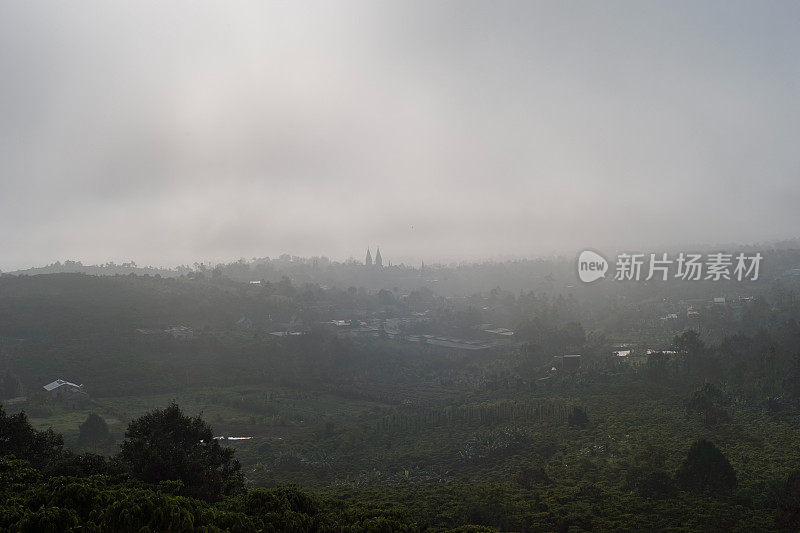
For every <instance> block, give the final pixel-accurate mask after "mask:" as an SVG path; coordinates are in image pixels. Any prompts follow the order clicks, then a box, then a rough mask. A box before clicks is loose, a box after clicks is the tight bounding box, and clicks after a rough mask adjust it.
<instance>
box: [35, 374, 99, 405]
mask: <svg viewBox="0 0 800 533" xmlns="http://www.w3.org/2000/svg"><path fill="white" fill-rule="evenodd" d="M42 388H43V389H44V390H45V391H47V393H48V394H49V395H50V397H51V398H54V399H58V400H61V401H63V402H64V403H65V404H67V406H69V407H72V408H75V407H78V406H79V405H81V404H83V403H84V402H85V401H87V400H88V399H89V395H88V394H86V391H84V390H83V385H77V384H75V383H72V382H70V381H65V380H63V379H57V380H55V381H53V382H51V383H48V384H47V385H45V386H44V387H42Z"/></svg>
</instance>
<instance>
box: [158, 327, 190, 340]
mask: <svg viewBox="0 0 800 533" xmlns="http://www.w3.org/2000/svg"><path fill="white" fill-rule="evenodd" d="M165 332H166V333H167V334H168V335H171V336H172V338H173V339H178V340H181V341H185V340H189V339H193V338H194V331H192V328H190V327H187V326H169V327H168V328H167V329H166V330H165Z"/></svg>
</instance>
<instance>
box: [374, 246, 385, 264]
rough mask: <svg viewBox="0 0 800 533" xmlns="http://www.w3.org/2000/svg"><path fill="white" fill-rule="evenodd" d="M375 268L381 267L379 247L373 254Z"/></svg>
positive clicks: (381, 259)
mask: <svg viewBox="0 0 800 533" xmlns="http://www.w3.org/2000/svg"><path fill="white" fill-rule="evenodd" d="M375 266H376V267H378V268H380V267H382V266H383V258H382V257H381V249H380V247H378V251H377V252H375Z"/></svg>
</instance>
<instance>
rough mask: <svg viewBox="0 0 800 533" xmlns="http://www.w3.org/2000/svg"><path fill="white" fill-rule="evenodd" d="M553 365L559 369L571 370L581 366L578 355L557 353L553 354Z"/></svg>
mask: <svg viewBox="0 0 800 533" xmlns="http://www.w3.org/2000/svg"><path fill="white" fill-rule="evenodd" d="M554 359H555V366H556V368H558V369H559V370H564V371H567V372H572V371H575V370H578V369H579V368H580V367H581V356H580V355H574V354H573V355H557V356H555V358H554Z"/></svg>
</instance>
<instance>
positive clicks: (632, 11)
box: [0, 0, 800, 270]
mask: <svg viewBox="0 0 800 533" xmlns="http://www.w3.org/2000/svg"><path fill="white" fill-rule="evenodd" d="M798 58H800V3H798V2H781V3H770V2H762V1H759V2H747V3H738V2H731V1H728V0H726V1H724V2H695V1H690V2H664V3H648V2H642V1H638V0H637V1H632V2H620V1H613V2H612V1H607V2H561V1H558V2H542V3H538V2H521V3H514V2H495V1H492V2H489V1H486V2H480V3H471V2H464V1H458V2H452V3H450V2H446V3H445V2H430V1H424V2H418V3H417V2H409V1H405V0H404V1H402V2H374V1H368V2H364V3H357V2H333V1H322V2H297V1H291V2H281V3H273V2H263V1H258V2H227V1H226V2H221V1H220V2H215V3H209V2H198V1H192V2H188V1H187V2H177V1H174V2H163V1H159V2H145V1H141V0H136V1H130V2H113V1H109V0H101V1H96V2H91V1H80V2H61V1H52V2H37V1H32V0H25V1H12V0H0V269H3V270H9V269H13V268H20V267H27V266H34V265H42V264H45V263H50V262H53V261H55V260H64V259H75V260H82V261H84V263H103V262H106V261H112V260H113V261H116V262H123V261H128V260H131V259H132V260H135V261H136V262H137V263H139V264H153V265H162V266H170V265H175V264H181V263H188V264H191V263H193V262H195V261H199V260H205V261H207V260H235V259H238V258H240V257H245V258H251V257H254V256H258V257H263V256H276V255H279V254H281V253H290V254H293V255H304V256H310V255H327V256H329V257H331V258H334V259H346V258H347V257H348V256H351V255H352V256H355V257H357V258H359V259H361V258H362V257H363V254H364V251H365V249H366V247H367V246H368V245H369V246H372V247H373V253H374V247H375V246H376V245H380V247H381V251H382V253H383V254H384V255H385V257H387V258H389V259H393V260H394V261H395V262H400V261H405V262H407V263H412V264H418V262H419V261H420V260H425V261H426V262H433V261H452V260H456V259H467V260H471V259H482V258H501V257H532V256H537V255H542V254H548V253H551V252H553V251H559V252H564V251H570V250H577V249H581V248H584V247H592V248H597V249H603V248H608V247H623V248H624V247H627V248H634V249H640V248H643V250H642V251H658V247H659V246H667V245H669V246H673V245H680V244H681V243H716V242H745V243H753V242H761V241H766V240H772V239H782V238H791V237H798V236H800V231H799V230H798V228H800V209H799V208H798V205H799V204H800V60H799V59H798Z"/></svg>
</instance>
